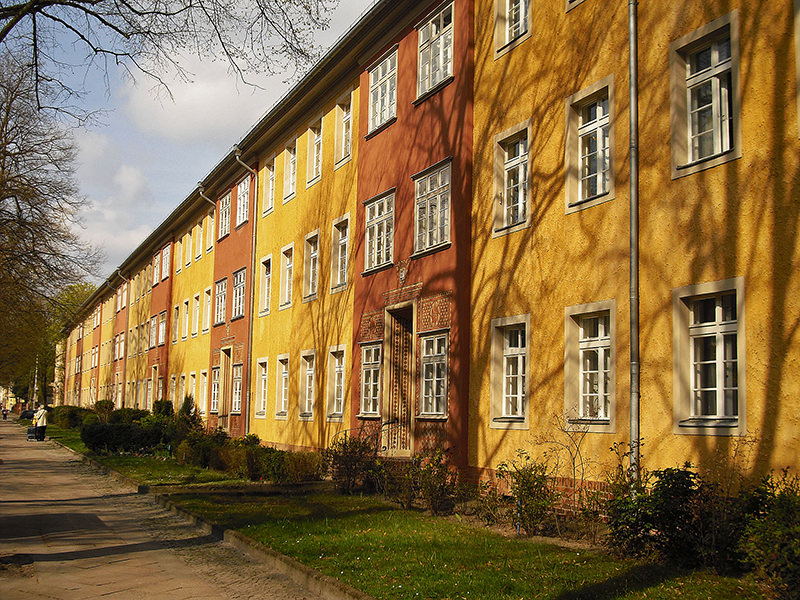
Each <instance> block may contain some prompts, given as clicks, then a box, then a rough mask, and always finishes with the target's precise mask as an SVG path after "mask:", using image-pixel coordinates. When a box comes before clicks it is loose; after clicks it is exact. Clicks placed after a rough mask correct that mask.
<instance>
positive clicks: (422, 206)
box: [412, 160, 452, 252]
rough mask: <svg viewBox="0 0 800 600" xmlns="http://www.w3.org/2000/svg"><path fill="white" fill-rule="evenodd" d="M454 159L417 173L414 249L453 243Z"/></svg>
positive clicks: (426, 249) (422, 249)
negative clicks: (451, 230) (451, 184)
mask: <svg viewBox="0 0 800 600" xmlns="http://www.w3.org/2000/svg"><path fill="white" fill-rule="evenodd" d="M451 167H452V165H451V161H450V160H447V161H446V162H445V163H444V164H441V163H439V164H438V165H434V166H433V167H431V168H429V169H427V170H425V171H423V172H422V173H419V174H417V175H414V177H413V178H412V179H413V180H414V190H415V194H414V195H415V209H414V252H427V251H429V250H434V249H436V248H439V247H442V246H446V245H448V244H449V243H450V181H451Z"/></svg>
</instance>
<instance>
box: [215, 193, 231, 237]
mask: <svg viewBox="0 0 800 600" xmlns="http://www.w3.org/2000/svg"><path fill="white" fill-rule="evenodd" d="M230 232H231V193H230V192H228V193H227V194H225V195H224V196H223V197H222V198H220V200H219V235H218V236H217V237H219V238H223V237H225V236H226V235H228V234H229V233H230Z"/></svg>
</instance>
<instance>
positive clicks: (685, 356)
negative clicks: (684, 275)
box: [672, 277, 747, 436]
mask: <svg viewBox="0 0 800 600" xmlns="http://www.w3.org/2000/svg"><path fill="white" fill-rule="evenodd" d="M723 295H734V296H735V305H734V306H735V310H736V318H735V319H733V320H728V321H725V320H724V319H722V315H723V311H722V307H721V306H720V304H719V299H720V298H721V297H722V296H723ZM711 298H715V299H717V303H716V306H715V321H714V322H707V323H702V324H694V323H693V320H692V306H693V303H694V302H696V301H698V300H707V299H711ZM672 309H673V313H672V317H673V395H674V420H673V431H674V433H676V434H681V435H720V436H740V435H746V433H747V402H746V400H747V395H746V386H745V374H746V372H747V369H746V364H745V357H746V354H745V350H746V344H745V327H744V324H745V289H744V277H734V278H731V279H725V280H722V281H714V282H709V283H702V284H696V285H690V286H686V287H683V288H678V289H676V290H674V291H673V294H672ZM726 335H727V336H730V335H735V336H736V344H735V346H734V348H735V351H736V357H735V359H734V360H735V371H733V372H735V378H736V387H735V389H736V395H737V401H736V406H737V408H736V414H727V413H726V412H725V410H724V408H723V410H721V411H720V410H719V406H720V404H721V405H722V406H723V407H724V395H723V398H722V399H721V400H720V399H719V398H717V407H718V410H717V411H716V414H714V415H702V414H697V411H696V410H695V409H694V402H695V400H694V391H693V390H694V388H695V385H696V380H695V377H696V368H695V367H694V366H693V363H694V358H695V357H694V344H693V340H694V339H695V338H697V339H699V338H704V337H710V336H714V337H715V338H716V344H715V346H716V350H717V356H716V357H715V360H714V363H713V364H714V367H715V368H714V371H715V376H716V382H715V388H714V390H715V392H716V394H715V395H717V396H718V395H719V393H720V392H721V391H724V388H725V377H724V375H725V363H726V357H725V355H724V352H725V345H724V344H720V342H721V341H722V339H723V338H724V336H726ZM720 354H722V356H720ZM727 362H728V363H730V362H733V361H731V360H728V361H727ZM709 389H711V388H709Z"/></svg>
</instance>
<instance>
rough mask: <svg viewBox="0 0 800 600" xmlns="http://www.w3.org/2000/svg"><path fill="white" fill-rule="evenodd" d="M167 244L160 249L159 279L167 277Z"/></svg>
mask: <svg viewBox="0 0 800 600" xmlns="http://www.w3.org/2000/svg"><path fill="white" fill-rule="evenodd" d="M169 267H170V265H169V245H167V246H164V248H163V249H162V250H161V280H162V281H163V280H164V279H166V278H167V277H169Z"/></svg>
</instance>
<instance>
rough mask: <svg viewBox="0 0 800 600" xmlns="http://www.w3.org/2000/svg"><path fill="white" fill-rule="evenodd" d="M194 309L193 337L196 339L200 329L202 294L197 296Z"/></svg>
mask: <svg viewBox="0 0 800 600" xmlns="http://www.w3.org/2000/svg"><path fill="white" fill-rule="evenodd" d="M192 309H193V310H192V315H193V316H192V337H194V336H196V335H197V330H198V329H199V328H200V294H195V296H194V304H193V305H192Z"/></svg>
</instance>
